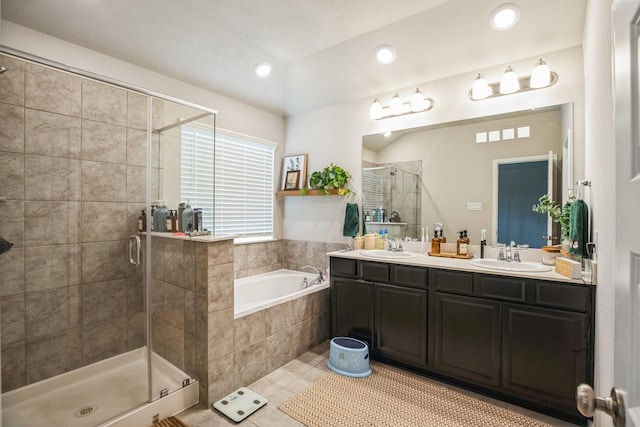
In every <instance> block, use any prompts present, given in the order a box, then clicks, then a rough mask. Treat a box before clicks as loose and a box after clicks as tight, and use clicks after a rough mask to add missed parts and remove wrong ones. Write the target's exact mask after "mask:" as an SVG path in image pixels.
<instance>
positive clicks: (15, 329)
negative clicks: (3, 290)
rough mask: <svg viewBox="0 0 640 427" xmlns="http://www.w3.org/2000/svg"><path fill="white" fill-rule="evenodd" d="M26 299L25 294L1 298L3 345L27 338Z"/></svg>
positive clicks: (0, 313) (0, 312) (0, 311)
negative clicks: (25, 322)
mask: <svg viewBox="0 0 640 427" xmlns="http://www.w3.org/2000/svg"><path fill="white" fill-rule="evenodd" d="M24 299H25V298H24V295H13V296H10V297H4V298H2V299H0V306H1V307H0V315H1V320H0V322H1V323H2V344H3V345H6V344H11V343H15V342H18V341H24V340H25V337H26V334H25V324H24V321H25V302H24Z"/></svg>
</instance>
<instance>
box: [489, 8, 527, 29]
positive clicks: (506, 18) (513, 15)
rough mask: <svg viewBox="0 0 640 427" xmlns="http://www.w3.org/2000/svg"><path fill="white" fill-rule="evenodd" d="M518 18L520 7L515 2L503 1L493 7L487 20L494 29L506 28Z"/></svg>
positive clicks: (511, 25)
mask: <svg viewBox="0 0 640 427" xmlns="http://www.w3.org/2000/svg"><path fill="white" fill-rule="evenodd" d="M518 19H520V7H519V6H518V5H517V4H515V3H504V4H501V5H500V6H498V7H496V8H495V9H493V12H491V16H490V18H489V22H490V23H491V27H492V28H493V29H494V30H499V31H502V30H508V29H509V28H511V27H513V26H514V25H516V23H517V22H518Z"/></svg>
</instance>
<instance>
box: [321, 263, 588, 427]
mask: <svg viewBox="0 0 640 427" xmlns="http://www.w3.org/2000/svg"><path fill="white" fill-rule="evenodd" d="M331 304H332V305H331V313H332V317H331V319H332V324H331V332H332V336H352V337H354V338H359V339H363V340H365V341H367V342H368V344H369V348H370V352H371V357H372V358H373V359H377V360H382V361H385V362H389V363H395V364H398V365H400V366H404V367H407V368H410V369H412V370H415V371H418V372H421V373H423V374H425V375H430V376H434V377H437V378H440V379H444V380H448V381H451V382H454V383H457V384H459V385H462V386H464V387H469V388H472V389H474V390H476V391H479V392H482V393H488V394H491V395H493V396H496V397H499V398H502V399H504V400H507V401H511V402H514V403H517V404H520V405H523V406H527V407H529V408H532V409H534V410H538V411H541V412H545V413H548V414H550V415H553V416H557V417H560V418H565V419H567V420H570V421H573V422H575V423H578V424H581V425H586V419H585V418H584V417H582V416H581V415H580V414H579V413H578V411H577V410H576V409H575V408H576V406H575V397H574V396H575V391H576V387H577V386H578V385H579V384H580V383H588V384H591V385H593V354H594V313H595V287H593V286H589V285H581V284H574V283H563V282H551V281H543V280H535V279H526V278H518V277H511V276H502V275H492V274H487V273H478V272H470V271H457V270H445V269H436V268H427V267H416V266H407V265H399V264H386V263H384V262H373V261H368V260H366V261H365V260H354V259H346V258H337V257H332V258H331Z"/></svg>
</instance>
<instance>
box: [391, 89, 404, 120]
mask: <svg viewBox="0 0 640 427" xmlns="http://www.w3.org/2000/svg"><path fill="white" fill-rule="evenodd" d="M389 107H390V108H391V114H393V115H394V116H397V115H398V114H402V101H401V100H400V96H399V95H398V92H396V93H395V95H393V98H391V103H390V104H389Z"/></svg>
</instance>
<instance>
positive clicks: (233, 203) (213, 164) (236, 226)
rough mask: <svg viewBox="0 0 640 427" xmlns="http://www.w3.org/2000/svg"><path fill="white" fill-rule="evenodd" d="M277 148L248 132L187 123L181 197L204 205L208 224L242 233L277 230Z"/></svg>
mask: <svg viewBox="0 0 640 427" xmlns="http://www.w3.org/2000/svg"><path fill="white" fill-rule="evenodd" d="M275 148H276V145H275V144H273V143H269V142H263V141H259V140H256V139H253V138H249V137H246V136H240V135H235V134H231V133H227V132H217V133H216V134H214V132H213V131H211V130H204V129H200V128H194V127H191V126H183V127H182V181H181V185H182V188H181V192H182V195H181V197H182V199H183V200H186V199H188V200H191V206H192V207H202V208H203V223H204V227H205V228H207V229H209V230H215V233H216V234H226V235H228V234H235V235H239V236H243V237H257V236H271V235H272V234H273V193H274V181H273V174H274V155H275ZM212 213H213V214H212Z"/></svg>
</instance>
